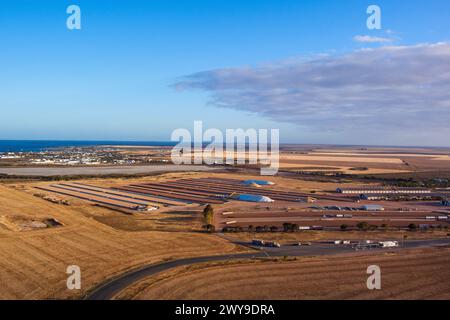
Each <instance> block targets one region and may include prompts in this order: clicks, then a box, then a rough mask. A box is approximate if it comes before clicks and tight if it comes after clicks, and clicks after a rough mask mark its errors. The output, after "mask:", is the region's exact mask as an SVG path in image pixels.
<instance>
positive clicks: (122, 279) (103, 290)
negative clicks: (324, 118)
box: [85, 239, 450, 300]
mask: <svg viewBox="0 0 450 320" xmlns="http://www.w3.org/2000/svg"><path fill="white" fill-rule="evenodd" d="M436 245H450V239H440V240H408V241H405V243H404V247H403V248H419V247H431V246H436ZM371 250H378V251H382V250H386V249H371ZM396 250H398V249H396ZM350 252H354V250H353V249H352V248H350V247H348V246H336V245H332V244H329V243H316V244H313V245H312V246H300V247H299V246H282V247H281V248H264V250H261V251H255V252H251V253H241V254H228V255H221V256H208V257H197V258H186V259H179V260H172V261H168V262H163V263H159V264H152V265H148V266H144V267H141V268H138V269H135V270H131V271H128V272H126V273H124V274H122V275H120V276H118V277H116V278H114V279H111V280H109V281H107V282H106V283H104V284H102V285H100V286H99V287H97V288H95V289H94V290H93V291H91V292H90V293H89V294H88V295H87V296H86V297H85V299H87V300H109V299H112V298H113V297H114V296H115V295H116V294H117V293H119V292H120V291H122V290H124V289H125V288H127V287H129V286H130V285H132V284H134V283H136V282H138V281H140V280H142V279H144V278H147V277H149V276H152V275H155V274H157V273H160V272H163V271H167V270H169V269H172V268H175V267H180V266H185V265H190V264H196V263H202V262H213V261H221V260H232V259H252V258H262V257H270V256H272V257H277V256H278V257H279V256H297V257H298V256H317V255H333V254H339V253H350Z"/></svg>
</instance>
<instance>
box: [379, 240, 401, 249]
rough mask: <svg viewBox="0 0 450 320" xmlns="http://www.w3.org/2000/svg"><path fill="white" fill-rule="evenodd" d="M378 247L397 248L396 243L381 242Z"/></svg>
mask: <svg viewBox="0 0 450 320" xmlns="http://www.w3.org/2000/svg"><path fill="white" fill-rule="evenodd" d="M379 245H380V247H381V248H397V247H398V241H381V242H379Z"/></svg>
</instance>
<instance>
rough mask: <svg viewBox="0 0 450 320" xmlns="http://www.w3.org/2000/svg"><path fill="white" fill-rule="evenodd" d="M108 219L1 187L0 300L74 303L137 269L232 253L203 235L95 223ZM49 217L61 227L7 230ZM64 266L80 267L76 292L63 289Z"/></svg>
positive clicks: (231, 247) (90, 210)
mask: <svg viewBox="0 0 450 320" xmlns="http://www.w3.org/2000/svg"><path fill="white" fill-rule="evenodd" d="M108 214H114V213H111V211H110V210H107V209H103V208H98V207H93V206H90V205H89V206H82V205H79V206H77V205H74V206H73V205H71V206H64V205H61V204H54V203H51V202H49V201H46V200H44V199H42V198H39V197H35V196H33V195H31V194H28V193H27V192H24V191H21V190H16V189H14V188H12V187H9V186H3V185H0V216H1V217H3V219H7V220H8V221H9V224H7V225H4V224H2V223H1V222H0V283H1V284H2V285H1V289H0V299H53V298H79V297H81V296H82V295H84V294H85V293H86V292H87V290H89V289H90V288H92V287H93V286H94V285H96V284H99V283H101V282H102V281H104V280H105V279H106V278H109V277H111V276H114V275H115V274H119V273H122V272H124V271H125V270H128V269H130V268H133V267H136V266H139V265H141V264H149V263H154V262H159V261H163V260H167V259H172V258H181V257H190V256H200V255H213V254H222V253H227V252H232V251H235V250H236V247H235V246H234V245H232V244H229V243H228V242H226V241H224V240H222V239H220V238H218V237H214V236H210V235H207V234H201V233H194V232H158V231H134V232H130V231H124V230H121V229H119V228H113V227H111V226H108V225H106V224H104V223H101V222H99V221H97V220H96V219H94V216H96V215H98V216H108ZM115 214H118V215H119V214H120V213H115ZM11 217H15V219H9V218H11ZM48 218H53V219H56V220H57V221H59V222H60V223H61V224H62V226H60V227H54V228H51V227H48V228H44V229H37V230H28V229H24V230H23V231H19V230H20V228H13V227H12V225H11V223H14V221H18V222H20V224H22V223H23V222H24V221H42V220H43V219H48ZM69 265H78V266H80V268H81V277H82V278H81V280H82V289H81V290H80V291H77V290H74V291H69V290H68V289H67V288H66V279H67V276H68V275H67V274H66V268H67V267H68V266H69Z"/></svg>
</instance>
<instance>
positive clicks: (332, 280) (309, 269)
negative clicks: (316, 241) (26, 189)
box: [121, 248, 450, 300]
mask: <svg viewBox="0 0 450 320" xmlns="http://www.w3.org/2000/svg"><path fill="white" fill-rule="evenodd" d="M369 265H378V266H380V268H381V276H382V278H381V280H382V289H381V290H375V291H370V290H368V289H367V287H366V280H367V277H368V275H367V274H366V270H367V267H368V266H369ZM449 279H450V248H439V249H436V248H432V249H416V250H409V251H397V252H395V253H383V254H376V255H368V254H359V255H355V254H351V255H343V256H334V257H320V258H303V259H300V260H297V261H285V262H283V261H282V260H280V261H277V262H273V261H269V262H245V261H244V262H241V263H233V264H229V263H225V264H222V265H220V264H219V265H212V266H211V265H203V266H202V265H198V266H196V267H194V268H192V267H190V268H186V267H185V268H178V269H176V270H171V271H169V272H166V273H164V274H160V275H158V276H155V277H153V278H149V279H147V280H145V281H144V282H142V283H141V284H140V285H139V286H135V287H133V288H131V289H130V290H128V291H127V292H125V293H123V294H122V295H121V297H128V298H129V297H133V296H134V298H135V299H186V300H190V299H212V300H220V299H237V300H240V299H450V281H449Z"/></svg>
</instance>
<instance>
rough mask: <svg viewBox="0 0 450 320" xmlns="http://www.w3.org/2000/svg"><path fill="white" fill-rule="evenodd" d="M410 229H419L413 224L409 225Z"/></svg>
mask: <svg viewBox="0 0 450 320" xmlns="http://www.w3.org/2000/svg"><path fill="white" fill-rule="evenodd" d="M408 229H409V230H411V231H414V230H416V229H417V226H416V225H415V224H414V223H411V224H410V225H408Z"/></svg>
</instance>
